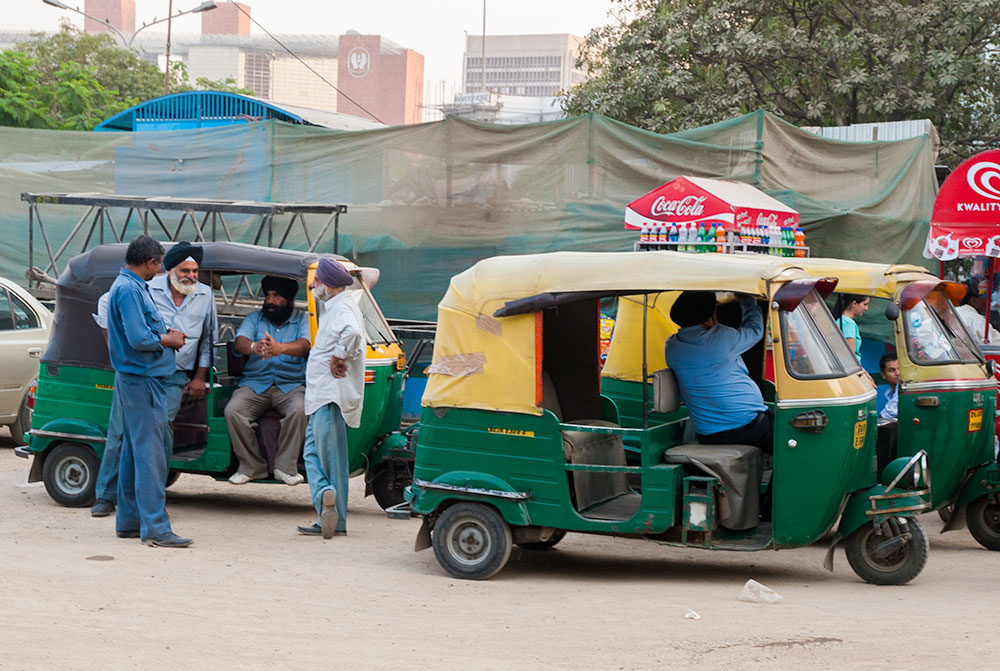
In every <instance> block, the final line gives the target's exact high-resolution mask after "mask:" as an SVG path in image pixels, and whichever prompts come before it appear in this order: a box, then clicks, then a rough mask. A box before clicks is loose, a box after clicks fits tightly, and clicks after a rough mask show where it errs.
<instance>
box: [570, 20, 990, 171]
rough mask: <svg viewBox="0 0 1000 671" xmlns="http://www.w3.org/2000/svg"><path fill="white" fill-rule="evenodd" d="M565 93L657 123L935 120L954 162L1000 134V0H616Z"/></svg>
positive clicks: (575, 102)
mask: <svg viewBox="0 0 1000 671" xmlns="http://www.w3.org/2000/svg"><path fill="white" fill-rule="evenodd" d="M615 4H616V5H617V6H618V9H619V10H620V11H618V12H616V13H618V14H620V15H621V16H624V17H627V18H626V19H625V20H620V21H617V22H616V23H614V24H610V25H608V26H605V27H602V28H599V29H596V30H594V31H592V32H591V33H590V34H589V35H588V36H587V39H586V42H585V49H584V52H583V53H582V55H581V58H580V62H581V65H583V66H584V67H585V68H586V69H588V70H589V71H590V73H591V75H592V78H591V79H589V80H588V81H586V82H584V83H583V84H580V85H578V86H576V87H574V88H573V89H571V90H570V91H569V92H567V93H566V94H565V96H564V98H563V106H564V109H565V110H566V111H567V112H568V113H570V114H580V113H585V112H590V111H593V112H599V113H601V114H605V115H608V116H611V117H614V118H616V119H620V120H622V121H625V122H627V123H630V124H633V125H636V126H639V127H642V128H646V129H649V130H653V131H657V132H670V131H674V130H679V129H683V128H690V127H695V126H700V125H705V124H708V123H714V122H717V121H721V120H723V119H728V118H732V117H734V116H737V115H740V114H745V113H747V112H750V111H753V110H756V109H761V108H763V109H766V110H769V111H771V112H774V113H775V114H778V115H779V116H781V117H783V118H785V119H787V120H789V121H791V122H793V123H800V124H808V125H846V124H852V123H864V122H877V121H898V120H902V119H921V118H929V119H931V121H933V123H934V124H935V125H936V126H937V127H938V130H939V131H940V133H941V136H942V141H943V147H942V150H943V151H942V154H943V155H944V156H946V157H951V161H954V160H956V159H957V158H958V157H960V156H961V155H964V154H967V153H970V152H971V151H974V150H979V149H982V148H983V147H984V144H990V143H996V142H1000V103H998V102H997V100H996V96H995V91H996V90H997V84H1000V61H998V58H997V55H996V53H995V51H996V45H997V44H998V40H1000V0H935V1H934V2H924V1H923V0H883V1H880V2H852V1H850V0H615Z"/></svg>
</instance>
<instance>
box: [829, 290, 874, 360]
mask: <svg viewBox="0 0 1000 671" xmlns="http://www.w3.org/2000/svg"><path fill="white" fill-rule="evenodd" d="M870 302H871V298H869V297H868V296H862V295H860V294H841V296H840V300H839V301H838V304H839V305H840V306H841V309H840V316H839V317H837V323H838V324H840V332H841V333H843V334H844V340H846V341H847V346H848V347H850V348H851V351H852V352H854V356H855V357H856V358H857V360H858V363H861V331H860V330H859V329H858V323H857V322H856V321H854V319H855V318H856V317H860V316H861V315H863V314H864V313H866V312H868V304H869V303H870Z"/></svg>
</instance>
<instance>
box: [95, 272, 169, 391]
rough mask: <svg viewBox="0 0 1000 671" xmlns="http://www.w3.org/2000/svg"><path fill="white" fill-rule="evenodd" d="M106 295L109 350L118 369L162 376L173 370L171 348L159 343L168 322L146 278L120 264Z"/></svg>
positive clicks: (112, 364) (125, 371)
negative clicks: (119, 268) (151, 294)
mask: <svg viewBox="0 0 1000 671" xmlns="http://www.w3.org/2000/svg"><path fill="white" fill-rule="evenodd" d="M109 293H110V295H109V296H108V354H109V356H110V358H111V366H112V367H113V368H114V369H115V370H116V371H117V372H119V373H129V374H131V375H143V376H146V377H165V376H167V375H170V374H171V373H173V372H174V368H175V361H174V350H172V349H169V348H165V347H163V345H161V344H160V337H161V336H162V335H164V334H165V333H166V332H167V325H166V324H165V323H164V321H163V318H162V317H161V316H160V311H159V310H157V309H156V305H155V304H154V303H153V299H152V297H151V296H150V295H149V287H148V286H146V282H145V281H144V280H143V279H142V278H141V277H139V276H138V275H136V274H135V273H133V272H132V271H131V270H128V269H127V268H122V269H121V271H120V272H119V273H118V277H117V278H115V281H114V284H112V285H111V291H110V292H109Z"/></svg>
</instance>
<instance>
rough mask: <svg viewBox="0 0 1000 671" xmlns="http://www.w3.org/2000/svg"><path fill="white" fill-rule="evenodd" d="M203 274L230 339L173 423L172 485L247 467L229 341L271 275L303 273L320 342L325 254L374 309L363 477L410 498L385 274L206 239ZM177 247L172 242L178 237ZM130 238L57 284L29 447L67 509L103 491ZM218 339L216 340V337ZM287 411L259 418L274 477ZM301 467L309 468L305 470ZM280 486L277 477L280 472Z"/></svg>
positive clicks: (80, 260) (396, 496)
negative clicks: (120, 286) (240, 456)
mask: <svg viewBox="0 0 1000 671" xmlns="http://www.w3.org/2000/svg"><path fill="white" fill-rule="evenodd" d="M201 244H202V246H203V248H204V259H203V261H202V264H201V267H200V273H201V280H202V281H203V282H205V283H206V284H208V285H209V286H211V287H213V290H214V293H215V296H216V307H217V310H218V313H219V337H218V342H213V343H211V346H212V351H213V352H215V353H216V355H215V356H214V357H213V358H214V361H213V365H212V367H211V369H210V380H209V385H208V393H207V395H206V397H205V398H204V399H200V400H198V401H192V400H191V399H185V401H184V402H183V403H182V405H181V410H180V412H179V413H178V415H177V417H176V419H175V420H174V422H173V429H174V452H173V457H172V459H171V461H170V477H169V479H168V485H169V484H170V483H172V482H173V481H174V480H175V479H176V478H177V477H178V476H179V475H180V474H181V473H199V474H204V475H210V476H212V477H214V478H216V479H218V480H223V479H226V478H228V477H229V476H230V475H231V474H232V473H233V472H235V470H236V467H237V466H238V463H237V459H236V457H235V455H234V454H233V451H232V447H231V443H230V437H229V431H228V428H227V425H226V419H225V415H224V409H225V406H226V403H227V401H228V400H229V398H230V397H231V396H232V394H233V392H234V391H235V390H236V387H237V384H238V372H239V371H238V369H239V368H241V366H240V365H239V364H240V357H239V356H238V355H235V352H234V351H233V350H232V348H231V347H229V346H228V345H230V344H231V341H232V340H233V339H234V338H235V333H236V330H237V329H238V327H239V323H240V321H241V320H242V318H243V316H244V315H246V314H247V313H249V312H250V311H252V310H256V309H258V308H259V307H260V304H261V299H260V298H257V297H255V296H254V293H255V292H256V290H257V287H258V286H259V281H260V278H261V277H262V276H264V275H275V276H279V277H287V278H292V279H294V280H296V281H298V282H299V283H300V285H301V288H302V290H304V294H305V295H306V297H307V300H306V301H305V302H303V301H299V302H298V305H299V307H300V309H305V310H308V312H309V320H310V336H311V337H315V333H316V324H317V320H318V313H317V305H316V304H315V302H314V301H313V297H312V292H310V291H308V290H305V287H306V286H307V284H308V283H309V282H310V281H311V280H312V276H313V273H314V272H315V268H316V264H317V263H318V262H319V259H320V258H322V257H323V256H330V257H331V258H336V259H337V260H338V261H340V262H341V263H343V264H344V265H345V266H346V267H347V268H348V270H349V271H350V272H351V274H352V275H354V277H355V284H354V286H353V287H352V288H351V291H352V295H353V296H354V298H355V299H356V300H357V302H358V305H359V307H360V308H361V313H362V315H363V316H364V320H365V328H366V331H367V337H368V348H367V355H366V357H367V360H366V369H365V396H364V408H363V412H362V418H361V425H360V426H359V427H358V428H356V429H351V428H349V429H348V431H347V436H348V442H349V446H350V451H349V455H350V456H349V459H350V468H351V471H352V474H354V475H358V474H361V473H364V474H365V478H366V482H367V485H368V486H367V487H366V493H372V494H374V495H375V497H376V499H377V500H378V502H379V504H380V505H382V506H383V507H389V506H391V505H394V504H397V503H400V502H401V501H402V500H403V498H402V492H403V488H404V487H405V486H406V485H407V484H409V482H410V478H411V466H412V460H413V446H412V441H411V440H410V437H409V435H408V434H407V433H404V432H402V431H400V414H401V408H402V389H401V385H402V379H403V369H404V367H405V357H404V355H403V353H402V350H401V349H400V346H399V342H398V341H397V339H396V337H395V335H394V334H393V331H392V329H391V328H390V327H389V325H388V324H387V323H386V320H385V317H384V316H383V315H382V312H381V311H380V310H379V308H378V305H377V304H376V302H375V299H374V298H373V297H372V294H371V291H370V287H371V286H372V285H373V284H374V282H375V281H376V280H377V279H378V271H377V270H376V269H373V268H361V267H358V266H356V265H355V264H353V263H351V262H350V261H348V260H347V259H345V258H343V257H340V256H335V255H323V254H318V253H307V252H298V251H292V250H287V249H274V248H269V247H258V246H255V245H247V244H241V243H235V242H204V243H201ZM164 246H165V247H168V248H169V246H170V243H166V244H165V245H164ZM126 247H127V245H124V244H112V245H101V246H98V247H94V248H92V249H90V250H88V251H87V252H85V253H83V254H80V255H79V256H76V257H75V258H73V259H72V260H71V261H70V263H69V265H68V266H67V268H66V270H65V271H64V272H63V274H62V276H61V277H60V278H59V280H58V284H57V286H56V305H55V323H54V325H53V327H52V337H51V338H50V340H49V345H48V348H47V349H46V351H45V353H44V354H43V355H42V358H41V364H40V366H39V373H38V389H37V393H36V397H35V404H34V414H33V417H32V429H31V430H30V431H29V432H28V433H27V435H26V438H25V440H26V441H27V443H28V445H27V446H26V447H23V448H19V449H18V450H17V454H18V455H19V456H22V457H26V458H27V457H32V458H33V459H32V464H31V471H30V474H29V477H28V480H29V481H30V482H36V481H39V480H41V481H42V482H44V484H45V488H46V490H47V491H48V493H49V495H50V496H51V497H52V498H53V499H54V500H55V501H56V502H57V503H59V504H61V505H65V506H85V505H89V504H90V503H92V502H93V500H94V488H95V484H96V480H97V472H98V470H99V466H100V460H101V455H102V454H103V452H104V443H105V439H106V436H107V426H108V415H109V412H110V408H111V397H112V393H113V389H114V371H113V370H111V365H110V362H109V360H108V349H107V344H106V341H105V339H104V336H103V334H102V332H101V330H100V328H98V326H97V323H96V321H95V319H94V314H95V313H96V312H97V302H98V299H99V298H100V296H101V295H102V294H103V293H104V292H106V291H107V290H108V289H109V288H110V286H111V283H112V282H113V281H114V279H115V277H116V276H117V275H118V271H119V269H120V268H121V267H122V265H123V264H124V259H125V249H126ZM212 337H213V338H214V337H215V336H212ZM279 421H280V416H279V415H277V414H276V413H274V414H273V415H265V416H264V417H262V418H261V419H260V420H259V423H258V424H259V425H258V428H257V436H258V442H259V443H260V445H261V451H262V453H263V454H262V455H261V456H262V457H264V458H265V459H267V460H268V462H269V471H271V472H273V459H274V451H275V450H274V448H275V445H276V440H277V429H278V422H279ZM300 472H302V473H303V475H304V472H305V469H304V468H302V467H301V466H300ZM267 481H268V482H277V480H273V479H269V480H267Z"/></svg>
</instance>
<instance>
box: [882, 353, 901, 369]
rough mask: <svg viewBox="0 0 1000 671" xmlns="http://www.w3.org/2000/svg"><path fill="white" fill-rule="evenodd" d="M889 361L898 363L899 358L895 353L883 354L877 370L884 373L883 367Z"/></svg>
mask: <svg viewBox="0 0 1000 671" xmlns="http://www.w3.org/2000/svg"><path fill="white" fill-rule="evenodd" d="M890 361H899V357H898V356H897V355H896V353H895V352H889V353H888V354H883V355H882V358H881V359H879V360H878V369H879V370H880V371H882V372H883V373H884V372H885V367H886V365H887V364H888V363H889V362H890Z"/></svg>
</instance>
